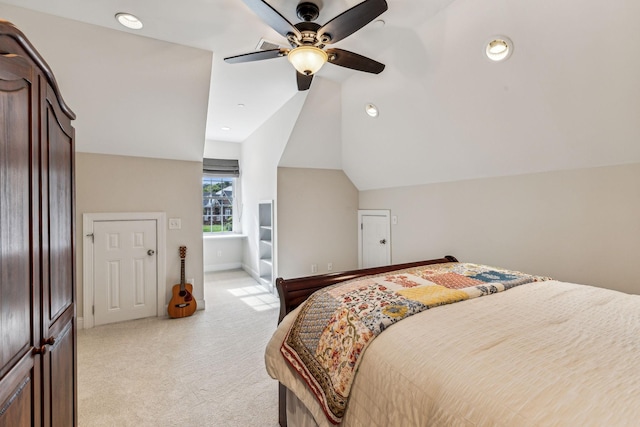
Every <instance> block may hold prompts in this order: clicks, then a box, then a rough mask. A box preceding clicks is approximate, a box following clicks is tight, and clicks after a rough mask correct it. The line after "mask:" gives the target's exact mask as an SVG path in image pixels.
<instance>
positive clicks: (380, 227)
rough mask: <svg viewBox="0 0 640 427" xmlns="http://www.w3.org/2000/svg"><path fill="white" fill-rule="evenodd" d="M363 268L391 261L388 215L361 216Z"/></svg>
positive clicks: (387, 263) (386, 263)
mask: <svg viewBox="0 0 640 427" xmlns="http://www.w3.org/2000/svg"><path fill="white" fill-rule="evenodd" d="M360 228H361V242H360V244H361V253H362V266H361V268H369V267H379V266H382V265H389V264H390V263H391V251H390V246H391V243H390V238H391V236H390V233H389V216H388V215H368V214H364V215H362V216H361V223H360Z"/></svg>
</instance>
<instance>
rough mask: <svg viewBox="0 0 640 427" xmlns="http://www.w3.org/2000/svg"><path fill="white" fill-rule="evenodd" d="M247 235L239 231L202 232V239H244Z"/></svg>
mask: <svg viewBox="0 0 640 427" xmlns="http://www.w3.org/2000/svg"><path fill="white" fill-rule="evenodd" d="M246 237H247V235H246V234H240V233H221V234H210V233H207V234H203V235H202V238H203V239H214V240H224V239H245V238H246Z"/></svg>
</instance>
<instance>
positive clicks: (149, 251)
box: [147, 249, 156, 256]
mask: <svg viewBox="0 0 640 427" xmlns="http://www.w3.org/2000/svg"><path fill="white" fill-rule="evenodd" d="M155 253H156V251H154V250H153V249H149V250H148V251H147V255H149V256H151V255H153V254H155Z"/></svg>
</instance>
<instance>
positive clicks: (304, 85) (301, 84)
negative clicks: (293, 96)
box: [296, 71, 313, 90]
mask: <svg viewBox="0 0 640 427" xmlns="http://www.w3.org/2000/svg"><path fill="white" fill-rule="evenodd" d="M296 80H297V81H298V90H308V89H309V88H310V87H311V81H312V80H313V74H311V75H308V76H307V75H306V74H302V73H300V72H298V71H296Z"/></svg>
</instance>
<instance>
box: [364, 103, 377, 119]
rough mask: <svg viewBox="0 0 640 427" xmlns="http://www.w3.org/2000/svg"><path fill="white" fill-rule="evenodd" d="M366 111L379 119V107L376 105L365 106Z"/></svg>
mask: <svg viewBox="0 0 640 427" xmlns="http://www.w3.org/2000/svg"><path fill="white" fill-rule="evenodd" d="M364 111H366V112H367V114H368V115H369V116H371V117H378V107H376V106H375V105H374V104H367V105H365V106H364Z"/></svg>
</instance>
